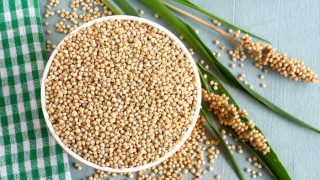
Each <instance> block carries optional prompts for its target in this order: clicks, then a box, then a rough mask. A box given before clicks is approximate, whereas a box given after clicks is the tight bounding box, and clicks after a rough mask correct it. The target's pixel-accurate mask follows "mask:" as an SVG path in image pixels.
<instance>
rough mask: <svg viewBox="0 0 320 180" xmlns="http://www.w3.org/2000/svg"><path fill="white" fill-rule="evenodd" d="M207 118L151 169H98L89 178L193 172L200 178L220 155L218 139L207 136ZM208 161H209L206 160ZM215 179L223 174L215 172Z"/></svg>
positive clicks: (181, 175) (165, 176) (169, 175)
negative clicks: (137, 170)
mask: <svg viewBox="0 0 320 180" xmlns="http://www.w3.org/2000/svg"><path fill="white" fill-rule="evenodd" d="M205 131H206V128H205V120H204V118H203V117H202V116H201V117H199V119H198V121H197V124H196V126H195V128H194V129H193V131H192V133H191V136H190V137H189V138H188V140H187V141H186V142H185V143H184V145H183V146H182V147H181V148H180V149H179V150H178V151H177V152H176V153H175V154H174V155H173V156H171V157H170V158H168V159H167V160H165V161H164V162H162V163H161V164H159V165H157V166H155V167H152V168H151V169H148V170H144V171H139V172H137V173H135V175H134V174H133V173H125V174H123V173H122V174H116V173H104V172H101V171H99V170H98V171H97V172H96V173H95V174H93V175H92V176H90V177H88V179H89V180H97V179H101V178H104V177H106V176H108V175H111V176H112V177H116V176H117V175H125V176H127V177H128V178H129V179H132V178H133V177H135V179H138V180H145V179H150V180H151V179H152V180H153V179H159V180H161V179H177V180H182V179H184V175H186V174H192V175H193V179H195V180H199V179H201V177H202V176H203V175H204V174H206V173H208V172H211V171H214V167H213V165H212V163H214V162H215V160H216V158H217V157H218V155H219V153H220V152H219V150H218V148H217V146H216V145H218V143H217V140H215V139H209V138H207V137H206V132H205ZM206 161H208V162H206ZM213 177H215V179H220V177H221V175H219V174H215V175H214V176H213Z"/></svg>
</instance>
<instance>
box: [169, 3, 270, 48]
mask: <svg viewBox="0 0 320 180" xmlns="http://www.w3.org/2000/svg"><path fill="white" fill-rule="evenodd" d="M174 1H176V2H178V3H180V4H183V5H186V6H188V7H190V8H192V9H195V10H197V11H199V12H201V13H203V14H206V15H207V16H209V17H212V18H214V19H216V20H218V21H220V22H221V23H222V24H224V25H225V26H227V27H229V28H231V29H234V30H240V31H241V32H243V33H246V34H248V35H250V36H252V37H255V38H257V39H260V40H262V41H264V42H267V43H270V42H269V41H267V40H266V39H263V38H261V37H259V36H257V35H255V34H253V33H251V32H248V31H246V30H244V29H242V28H240V27H237V26H235V25H233V24H231V23H229V22H228V21H226V20H224V19H222V18H220V17H218V16H216V15H214V14H212V13H210V12H208V11H206V10H204V9H202V8H201V7H199V6H197V5H195V4H193V3H192V2H190V1H188V0H174Z"/></svg>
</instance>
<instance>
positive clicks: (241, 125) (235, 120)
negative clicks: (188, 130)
mask: <svg viewBox="0 0 320 180" xmlns="http://www.w3.org/2000/svg"><path fill="white" fill-rule="evenodd" d="M202 97H203V99H204V101H206V102H207V103H209V110H210V111H211V112H213V113H214V114H215V115H216V116H217V118H218V120H219V121H220V124H222V125H227V126H230V127H231V128H232V129H233V130H234V131H235V132H236V133H237V135H238V138H239V139H240V140H243V141H248V142H249V143H250V144H251V145H252V147H253V148H254V149H255V150H258V151H260V152H262V153H263V154H267V153H268V152H269V151H270V147H269V146H268V143H267V139H266V138H265V137H264V135H263V134H262V133H260V132H259V131H258V130H257V129H255V124H254V122H253V121H252V120H251V119H249V120H248V121H247V122H243V121H242V119H241V118H242V117H247V116H248V113H247V112H246V111H245V110H242V109H237V108H236V107H235V106H234V105H233V104H230V103H229V97H228V96H226V95H225V94H223V95H218V94H214V93H208V92H207V91H205V90H203V91H202Z"/></svg>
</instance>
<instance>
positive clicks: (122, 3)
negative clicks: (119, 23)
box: [113, 0, 139, 16]
mask: <svg viewBox="0 0 320 180" xmlns="http://www.w3.org/2000/svg"><path fill="white" fill-rule="evenodd" d="M113 2H114V3H116V4H117V5H118V6H119V8H120V9H121V10H122V11H123V12H124V13H126V14H127V15H131V16H139V14H138V13H137V12H136V10H135V9H134V8H133V7H132V6H131V5H130V3H128V1H127V0H113Z"/></svg>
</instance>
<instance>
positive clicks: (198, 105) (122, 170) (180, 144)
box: [41, 15, 201, 173]
mask: <svg viewBox="0 0 320 180" xmlns="http://www.w3.org/2000/svg"><path fill="white" fill-rule="evenodd" d="M108 20H135V21H139V22H142V23H146V24H148V25H149V26H152V27H156V28H158V29H160V30H161V31H163V32H165V33H166V34H167V35H168V36H169V37H170V38H171V39H172V40H173V41H175V42H176V43H177V44H178V45H179V46H180V47H181V49H182V50H183V52H184V53H185V55H186V57H187V59H188V60H189V61H190V63H191V65H192V68H193V72H194V75H195V80H196V84H197V105H196V109H195V114H194V116H193V120H192V123H191V124H190V126H189V128H188V130H187V131H186V133H185V134H184V135H183V137H182V139H181V140H180V141H179V142H178V144H176V146H175V147H174V148H173V149H172V150H171V151H169V152H168V153H167V154H166V155H165V156H163V157H161V158H159V159H158V160H157V161H155V162H151V163H148V164H144V165H141V166H136V167H132V168H124V169H115V168H110V167H101V166H99V165H97V164H94V163H92V162H89V161H87V160H85V159H84V158H82V157H81V156H79V155H78V154H76V153H75V152H73V151H72V150H71V149H70V148H68V147H67V146H66V145H65V144H64V143H63V142H62V141H61V139H60V137H59V136H58V135H57V134H56V133H55V130H54V129H53V126H52V124H51V122H50V120H49V115H48V112H47V110H46V103H45V102H46V100H45V99H46V98H45V80H46V78H47V75H48V73H49V69H50V66H51V63H52V61H53V59H54V57H55V56H56V54H57V49H55V50H54V51H53V52H52V54H51V56H50V58H49V61H48V63H47V65H46V67H45V70H44V73H43V77H42V81H41V106H42V111H43V114H44V118H45V121H46V124H47V127H48V129H49V131H50V133H51V134H52V135H53V137H54V138H55V140H56V141H57V142H58V143H59V144H60V146H61V147H62V148H63V149H64V150H65V151H66V152H67V153H68V154H70V155H71V156H73V157H74V158H75V159H77V160H79V161H80V162H82V163H83V164H86V165H88V166H91V167H93V168H95V169H100V170H104V171H109V172H118V173H121V172H135V171H140V170H144V169H147V168H150V167H153V166H155V165H157V164H159V163H161V162H162V161H164V160H166V159H167V158H169V157H170V156H172V155H173V154H174V153H175V152H176V151H177V150H178V149H179V148H180V147H181V146H182V145H183V144H184V142H185V141H186V140H187V139H188V137H189V136H190V134H191V132H192V130H193V128H194V126H195V124H196V121H197V119H198V115H199V111H200V108H201V83H200V77H199V74H198V70H197V66H196V64H195V62H194V60H193V58H192V56H191V54H190V53H189V51H188V49H187V48H186V47H185V45H184V44H183V43H182V42H181V41H180V39H179V38H177V37H176V36H175V35H174V34H173V33H171V32H170V31H169V30H167V29H166V28H164V27H163V26H161V25H159V24H157V23H155V22H152V21H150V20H147V19H144V18H140V17H134V16H126V15H116V16H107V17H102V18H98V19H95V20H92V21H90V22H88V23H85V24H83V25H81V26H80V27H78V28H77V29H75V30H74V31H72V32H71V33H70V34H73V33H77V32H79V31H80V30H81V29H83V28H85V27H88V26H91V25H93V24H94V23H97V22H102V21H108ZM70 34H69V35H70ZM69 35H67V36H66V37H65V38H64V39H66V38H67V37H68V36H69ZM64 39H63V40H62V41H61V42H60V44H61V43H62V42H63V41H64ZM60 44H59V45H60ZM59 45H58V46H59Z"/></svg>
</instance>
